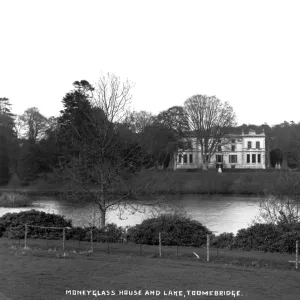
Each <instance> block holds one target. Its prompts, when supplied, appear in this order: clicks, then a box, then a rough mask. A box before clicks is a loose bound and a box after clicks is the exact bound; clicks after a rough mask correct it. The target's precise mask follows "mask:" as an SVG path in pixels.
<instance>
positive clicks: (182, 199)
mask: <svg viewBox="0 0 300 300" xmlns="http://www.w3.org/2000/svg"><path fill="white" fill-rule="evenodd" d="M169 200H170V201H171V203H173V204H174V205H179V206H181V207H182V208H183V209H184V210H185V211H186V212H187V213H188V215H189V216H191V217H192V218H193V219H195V220H197V221H199V222H201V223H202V224H204V225H206V226H207V227H208V228H209V229H210V230H212V231H215V233H217V234H219V233H222V232H233V233H236V232H237V231H238V230H239V229H241V228H246V227H248V226H249V225H250V223H251V221H252V220H253V219H254V217H256V216H257V215H258V212H259V207H258V203H259V198H257V197H249V196H227V195H226V196H224V195H179V196H170V197H169ZM32 204H33V207H30V208H28V207H27V208H3V207H0V216H2V215H3V214H5V213H7V212H19V211H25V210H30V209H33V208H34V209H37V210H41V211H44V212H47V213H55V214H60V215H63V216H65V217H66V218H68V219H72V223H73V225H74V226H89V225H91V222H92V220H93V218H95V220H96V223H99V221H100V217H99V214H96V215H94V213H93V211H94V209H93V207H94V206H93V204H91V203H86V202H85V203H81V204H80V205H78V204H77V205H76V204H74V203H70V202H66V201H62V200H60V199H58V198H54V197H44V196H40V197H35V198H34V199H33V202H32ZM149 216H150V213H149V212H148V213H146V214H142V213H139V212H136V213H135V214H133V215H132V214H129V213H124V214H123V215H122V220H120V219H119V217H118V215H117V213H116V212H113V211H112V212H110V213H109V214H108V218H107V222H108V223H111V222H113V223H116V224H118V225H119V226H127V225H130V226H131V225H135V224H138V223H140V222H141V221H142V220H144V219H145V218H147V217H149Z"/></svg>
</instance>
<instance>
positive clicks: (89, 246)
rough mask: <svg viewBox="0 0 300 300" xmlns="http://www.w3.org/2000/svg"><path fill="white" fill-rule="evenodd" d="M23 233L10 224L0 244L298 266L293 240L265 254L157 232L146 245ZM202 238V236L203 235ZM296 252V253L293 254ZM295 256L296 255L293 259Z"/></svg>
mask: <svg viewBox="0 0 300 300" xmlns="http://www.w3.org/2000/svg"><path fill="white" fill-rule="evenodd" d="M23 228H24V235H19V236H18V237H17V236H16V235H14V234H13V231H14V229H17V230H18V232H19V231H20V227H16V228H14V227H11V228H10V231H11V233H12V236H14V237H15V239H17V240H18V241H17V242H16V241H15V239H10V238H2V239H0V240H1V241H0V243H2V244H3V243H5V244H6V245H10V246H13V247H16V248H25V249H38V250H43V251H50V250H51V249H55V251H57V252H60V251H63V252H69V253H71V252H72V253H89V254H92V253H93V255H95V256H97V254H100V253H106V254H126V255H128V254H129V255H140V256H146V257H158V258H159V257H166V258H171V257H172V258H179V259H180V258H185V259H194V260H197V261H201V262H207V263H209V262H213V263H226V264H233V265H242V266H250V267H271V268H272V267H274V268H280V269H288V268H290V264H289V263H294V264H295V269H296V270H297V269H298V264H299V260H298V241H296V242H295V254H280V253H264V252H259V251H251V252H248V251H242V250H231V249H228V248H217V247H211V237H210V235H207V236H206V239H205V240H206V243H204V244H202V245H201V246H200V247H193V246H187V245H182V244H179V243H177V244H176V243H175V244H176V245H173V246H167V245H166V244H165V243H164V242H165V240H164V233H163V232H160V233H159V234H158V245H146V244H142V243H136V244H134V243H127V242H126V241H125V240H124V239H122V241H119V242H112V241H111V239H110V237H109V236H107V237H105V238H103V237H101V238H100V237H99V236H97V235H95V234H94V231H93V229H91V230H90V239H89V240H87V239H85V240H84V241H83V240H81V239H80V237H79V239H77V240H76V239H67V238H66V236H67V235H66V233H67V232H68V231H71V230H72V228H69V227H45V226H33V225H28V224H25V225H23ZM30 228H40V229H42V230H54V231H58V232H60V233H61V238H60V239H57V240H48V239H36V238H32V237H29V235H28V233H29V230H30ZM202 238H203V236H202ZM294 255H295V256H294ZM294 257H295V258H294Z"/></svg>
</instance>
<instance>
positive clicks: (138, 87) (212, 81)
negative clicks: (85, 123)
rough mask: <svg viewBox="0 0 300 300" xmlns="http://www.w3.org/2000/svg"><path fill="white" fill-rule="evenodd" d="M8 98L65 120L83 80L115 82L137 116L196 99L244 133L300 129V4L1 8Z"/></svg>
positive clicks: (1, 72)
mask: <svg viewBox="0 0 300 300" xmlns="http://www.w3.org/2000/svg"><path fill="white" fill-rule="evenodd" d="M0 12H1V18H0V45H1V47H0V97H7V98H9V99H10V102H11V103H12V105H13V106H12V110H13V112H14V113H16V114H22V113H23V112H24V110H26V109H27V108H29V107H33V106H35V107H38V108H39V110H40V112H41V113H42V114H43V115H45V116H46V117H50V116H58V115H59V111H60V110H61V109H62V102H61V101H62V98H63V97H64V96H65V94H66V93H68V92H69V91H70V90H72V89H73V86H72V83H73V82H74V81H76V80H82V79H85V80H88V81H89V82H90V83H92V84H94V83H96V82H97V80H98V79H99V77H100V76H101V74H105V73H107V72H111V73H115V74H116V75H117V76H120V77H121V79H122V80H126V79H128V80H129V81H131V82H132V84H133V88H132V104H131V107H132V109H134V110H136V111H141V110H146V111H149V112H152V113H153V114H157V113H159V112H160V111H162V110H165V109H168V108H170V107H172V106H174V105H183V104H184V101H185V100H186V99H188V98H189V97H191V96H193V95H195V94H201V95H208V96H216V97H217V98H219V99H220V100H221V101H223V102H225V101H227V102H229V104H230V105H231V106H232V107H233V109H234V111H235V113H236V115H237V121H238V124H239V125H241V124H243V123H246V124H256V125H260V124H263V123H267V124H269V125H274V124H278V123H281V122H283V121H284V120H286V121H294V122H299V121H300V113H299V112H300V89H299V83H300V81H299V79H300V34H299V31H300V18H299V13H300V1H298V0H296V1H292V0H285V1H284V0H283V1H276V0H272V1H268V0H264V1H261V0H260V1H256V0H251V1H246V0H245V1H241V0H238V1H231V0H226V1H224V0H220V1H215V0H210V1H202V0H197V1H192V0H184V1H183V0H182V1H176V0H172V1H168V0H160V1H156V0H151V1H150V0H149V1H146V0H137V1H133V0H120V1H116V0H107V1H105V0H95V1H94V0H86V1H83V0H81V1H77V0H70V1H69V0H59V1H57V0H51V1H50V0H49V1H40V0H38V1H31V0H26V1H23V0H22V1H15V0H10V1H5V0H0Z"/></svg>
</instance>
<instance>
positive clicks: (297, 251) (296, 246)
mask: <svg viewBox="0 0 300 300" xmlns="http://www.w3.org/2000/svg"><path fill="white" fill-rule="evenodd" d="M297 269H298V241H296V270H297Z"/></svg>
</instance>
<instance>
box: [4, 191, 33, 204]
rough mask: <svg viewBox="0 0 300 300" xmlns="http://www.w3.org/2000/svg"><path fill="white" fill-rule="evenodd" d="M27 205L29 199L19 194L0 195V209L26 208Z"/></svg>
mask: <svg viewBox="0 0 300 300" xmlns="http://www.w3.org/2000/svg"><path fill="white" fill-rule="evenodd" d="M29 205H30V200H29V198H28V197H27V196H25V195H22V194H20V193H14V192H10V193H7V192H4V193H2V194H1V195H0V207H27V206H29Z"/></svg>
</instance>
